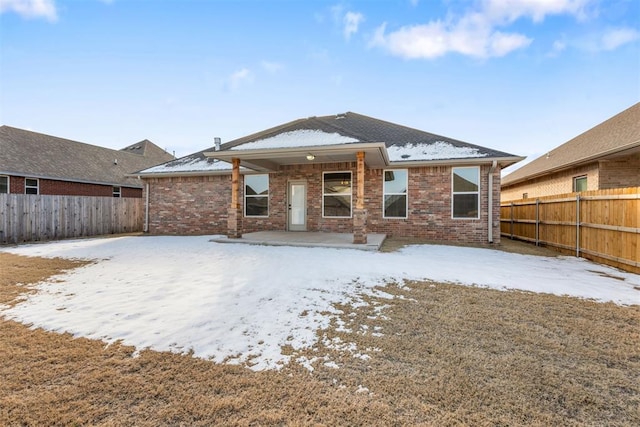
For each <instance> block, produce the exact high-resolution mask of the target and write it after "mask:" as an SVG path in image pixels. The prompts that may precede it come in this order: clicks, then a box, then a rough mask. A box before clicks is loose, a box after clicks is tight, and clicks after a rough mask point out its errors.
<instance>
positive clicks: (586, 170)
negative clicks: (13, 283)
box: [501, 162, 600, 202]
mask: <svg viewBox="0 0 640 427" xmlns="http://www.w3.org/2000/svg"><path fill="white" fill-rule="evenodd" d="M585 175H586V177H587V190H588V191H590V190H598V189H599V179H600V178H599V171H598V163H597V162H596V163H590V164H588V165H584V166H580V167H576V168H572V169H568V170H566V171H561V172H557V173H554V174H550V175H546V176H544V177H540V178H535V179H532V180H530V181H527V182H525V183H520V184H515V185H510V186H505V187H503V188H502V193H501V199H502V201H503V202H508V201H509V200H518V199H522V198H523V194H524V193H527V197H528V198H530V199H532V198H536V197H543V196H553V195H555V194H565V193H571V192H572V191H573V179H574V178H575V177H578V176H585Z"/></svg>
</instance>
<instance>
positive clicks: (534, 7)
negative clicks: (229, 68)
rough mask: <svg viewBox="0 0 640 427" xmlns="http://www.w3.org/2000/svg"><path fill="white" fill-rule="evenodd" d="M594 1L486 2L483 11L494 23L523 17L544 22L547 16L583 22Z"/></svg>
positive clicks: (503, 0)
mask: <svg viewBox="0 0 640 427" xmlns="http://www.w3.org/2000/svg"><path fill="white" fill-rule="evenodd" d="M590 3H593V0H484V1H483V2H482V9H483V10H484V12H485V13H486V15H487V16H488V17H489V18H490V19H491V20H492V21H494V22H501V21H502V22H513V21H515V20H517V19H519V18H522V17H528V18H531V20H532V21H533V22H536V23H537V22H542V21H543V20H544V18H545V17H546V16H547V15H562V14H568V15H573V16H575V17H576V18H578V19H580V20H582V19H584V18H585V17H586V16H587V7H588V6H589V4H590Z"/></svg>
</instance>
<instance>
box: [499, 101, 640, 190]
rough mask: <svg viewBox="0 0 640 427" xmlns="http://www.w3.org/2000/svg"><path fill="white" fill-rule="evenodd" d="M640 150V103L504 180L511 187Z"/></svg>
mask: <svg viewBox="0 0 640 427" xmlns="http://www.w3.org/2000/svg"><path fill="white" fill-rule="evenodd" d="M639 147H640V103H637V104H635V105H633V106H631V107H629V108H627V109H626V110H624V111H623V112H621V113H619V114H616V115H615V116H613V117H611V118H610V119H608V120H606V121H604V122H602V123H600V124H599V125H597V126H595V127H593V128H591V129H589V130H588V131H586V132H584V133H583V134H581V135H578V136H576V137H575V138H573V139H571V140H569V141H567V142H565V143H564V144H562V145H560V146H559V147H557V148H554V149H553V150H551V151H550V152H549V153H547V154H545V155H544V156H541V157H539V158H537V159H535V160H534V161H532V162H531V163H528V164H526V165H524V166H523V167H521V168H520V169H518V170H516V171H514V172H512V173H510V174H509V175H507V176H505V177H504V178H502V185H503V186H505V185H512V184H517V183H519V182H522V181H525V180H527V179H530V178H535V177H539V176H541V175H546V174H547V173H552V172H556V171H559V170H562V169H567V168H570V167H574V166H578V165H580V164H585V163H590V162H593V161H596V160H599V159H604V158H606V157H610V156H612V155H619V154H623V153H624V152H627V151H630V150H635V149H637V148H639Z"/></svg>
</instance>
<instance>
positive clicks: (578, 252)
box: [576, 193, 580, 257]
mask: <svg viewBox="0 0 640 427" xmlns="http://www.w3.org/2000/svg"><path fill="white" fill-rule="evenodd" d="M576 256H577V257H579V256H580V193H578V194H577V195H576Z"/></svg>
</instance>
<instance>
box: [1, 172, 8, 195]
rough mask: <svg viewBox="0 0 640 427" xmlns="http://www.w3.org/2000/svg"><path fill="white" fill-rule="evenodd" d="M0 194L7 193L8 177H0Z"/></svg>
mask: <svg viewBox="0 0 640 427" xmlns="http://www.w3.org/2000/svg"><path fill="white" fill-rule="evenodd" d="M0 193H9V177H8V176H0Z"/></svg>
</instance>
